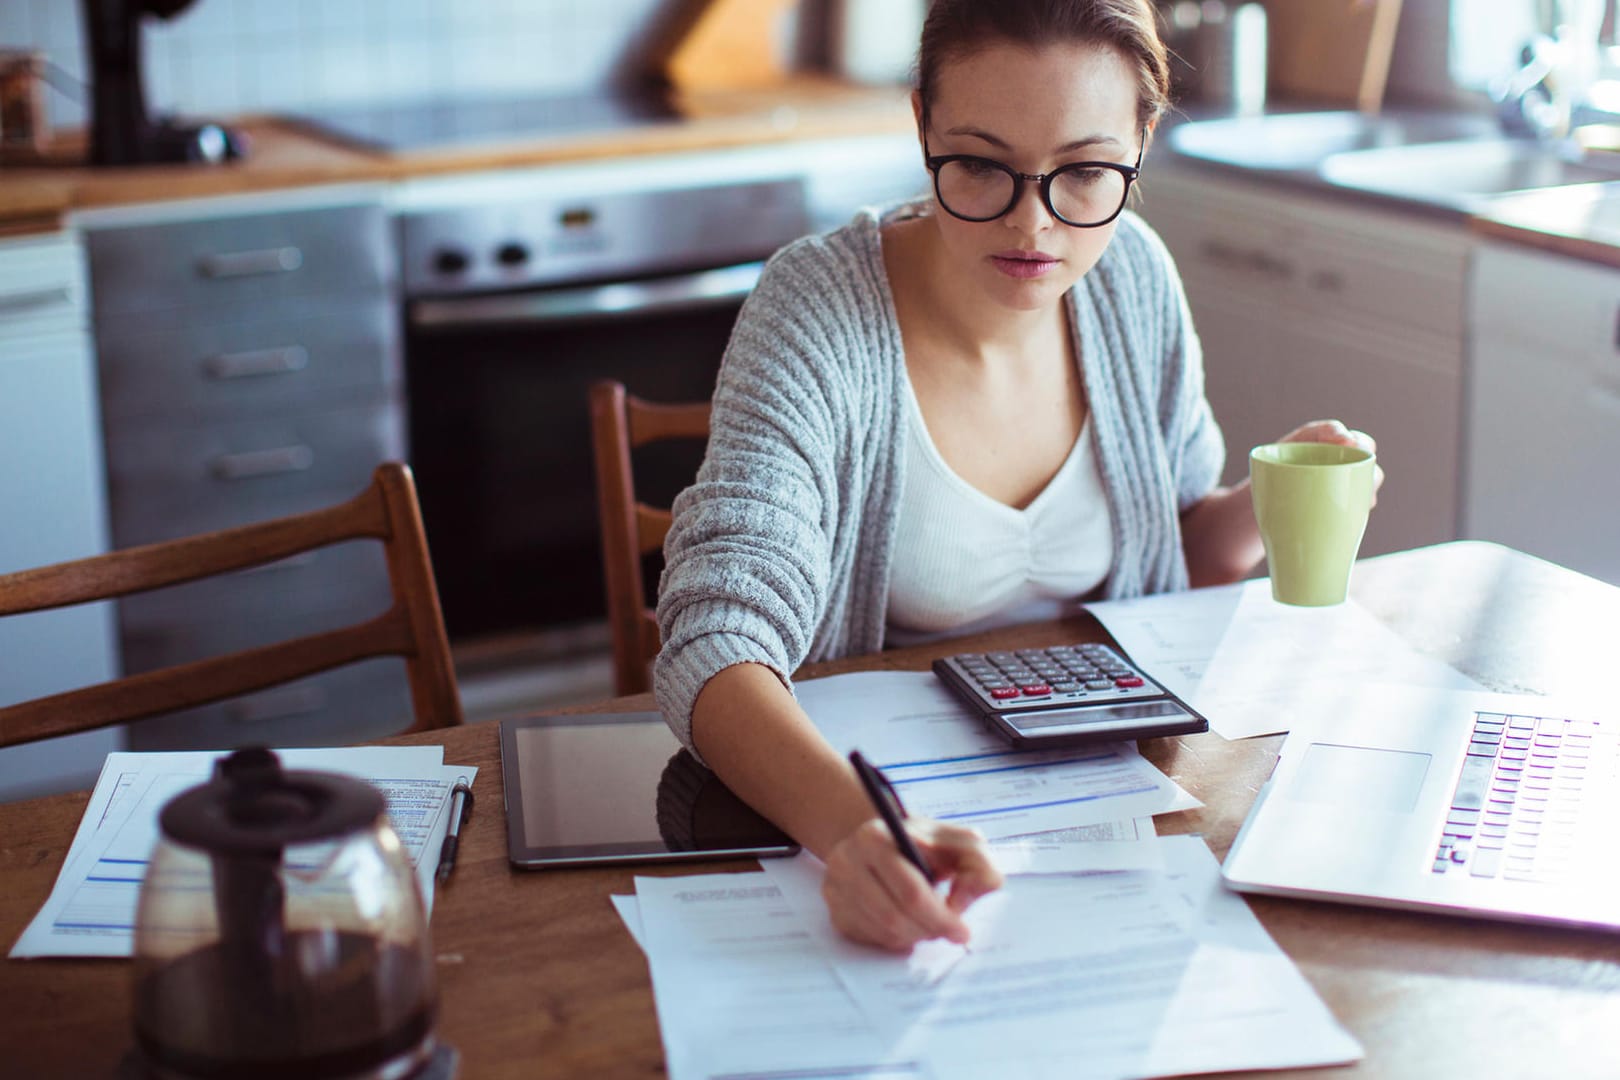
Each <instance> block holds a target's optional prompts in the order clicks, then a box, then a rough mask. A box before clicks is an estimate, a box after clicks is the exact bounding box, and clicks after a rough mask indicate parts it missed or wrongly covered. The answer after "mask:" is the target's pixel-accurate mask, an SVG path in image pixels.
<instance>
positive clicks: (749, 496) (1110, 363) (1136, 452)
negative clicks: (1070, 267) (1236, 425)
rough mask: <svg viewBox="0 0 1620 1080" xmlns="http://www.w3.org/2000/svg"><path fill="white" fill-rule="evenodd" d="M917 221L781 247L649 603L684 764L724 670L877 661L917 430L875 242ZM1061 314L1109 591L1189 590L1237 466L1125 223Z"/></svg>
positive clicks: (1144, 251) (757, 295) (1155, 277)
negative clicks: (1185, 545) (1071, 352)
mask: <svg viewBox="0 0 1620 1080" xmlns="http://www.w3.org/2000/svg"><path fill="white" fill-rule="evenodd" d="M917 212H921V211H920V209H919V207H918V206H916V205H911V206H902V207H899V208H890V209H889V210H888V211H886V212H885V211H879V210H868V211H863V212H862V213H861V214H860V215H858V216H857V217H856V218H855V220H854V221H853V222H851V223H850V224H849V225H846V226H844V227H843V228H840V229H837V230H835V231H833V232H830V233H827V234H824V235H821V236H813V237H807V238H805V239H803V240H799V241H797V242H795V243H793V244H790V245H789V246H788V247H786V248H784V249H782V250H781V251H780V252H778V253H777V254H776V255H775V256H774V257H773V258H772V259H771V260H770V262H769V264H768V265H767V267H766V269H765V272H764V274H763V276H762V277H761V278H760V281H759V285H758V286H757V287H756V288H755V290H754V292H753V295H752V296H750V297H749V299H748V300H747V302H746V303H745V304H744V305H743V308H742V311H741V313H740V314H739V315H738V318H737V325H736V328H735V329H734V330H733V332H732V335H731V342H730V344H729V345H728V346H727V348H726V353H725V357H724V359H723V361H722V363H721V369H720V377H719V382H718V385H717V387H716V389H715V394H714V411H713V416H712V420H711V422H710V424H711V426H710V434H709V446H708V453H707V456H706V457H705V459H704V462H703V465H702V468H701V469H700V470H699V472H698V476H697V480H696V482H695V483H694V484H693V485H692V486H691V487H689V488H687V489H686V490H685V491H684V492H682V493H681V495H680V496H679V497H678V498H677V499H676V500H675V504H674V515H675V521H674V525H673V527H672V528H671V529H670V532H669V536H668V538H667V539H666V540H665V541H664V557H665V568H664V572H663V576H662V578H661V580H660V582H659V596H658V625H659V630H660V631H661V633H662V635H663V641H664V646H663V650H662V651H661V652H660V653H659V655H658V659H657V661H656V662H655V664H654V670H653V684H654V691H655V693H656V695H657V698H658V705H659V708H660V710H661V711H662V712H663V714H664V717H665V718H666V719H667V720H668V722H669V724H670V727H671V728H672V729H673V730H674V732H675V734H676V735H677V736H679V737H680V738H681V740H682V742H684V743H686V744H687V745H688V746H690V745H691V725H692V704H693V702H694V701H695V700H696V699H697V696H698V692H699V691H700V690H702V689H703V686H704V684H705V683H706V682H707V681H708V680H709V679H710V678H711V677H712V676H713V675H714V674H715V673H716V672H718V671H720V670H722V669H723V668H726V667H729V666H730V665H732V664H737V663H743V662H746V661H754V662H757V663H761V664H764V665H766V666H767V667H770V668H772V669H773V670H774V671H775V672H776V673H777V674H778V675H779V676H781V677H782V678H783V680H784V681H787V677H788V676H789V675H791V673H792V672H793V671H794V670H795V669H796V668H798V666H799V665H800V664H802V663H805V662H806V661H813V660H829V659H834V658H837V657H842V656H849V655H854V654H859V653H868V652H875V651H877V650H878V649H881V648H882V647H883V633H884V622H885V613H886V611H887V607H888V590H889V567H890V564H891V561H892V560H893V559H894V558H895V557H896V552H895V551H894V537H895V525H896V522H897V520H898V515H899V504H900V494H901V491H902V490H903V486H904V475H905V467H906V453H905V447H906V423H907V416H906V409H905V404H904V403H905V382H904V380H905V377H906V375H905V357H904V353H903V350H902V348H901V343H900V328H899V324H898V322H897V320H896V318H895V312H894V301H893V299H892V297H891V296H890V293H889V283H888V278H887V275H886V273H885V271H884V264H883V255H882V246H881V239H880V233H879V227H880V225H881V224H883V223H884V222H885V221H888V220H892V219H893V216H895V215H900V214H907V213H917ZM1068 303H1069V305H1070V313H1071V319H1070V325H1071V326H1072V327H1073V333H1074V335H1075V354H1076V356H1077V357H1078V358H1079V359H1080V364H1081V369H1082V371H1083V373H1084V378H1085V386H1086V396H1087V399H1088V404H1089V407H1090V410H1091V425H1090V430H1091V432H1092V438H1093V439H1094V440H1095V448H1096V457H1097V462H1098V467H1099V469H1100V470H1101V473H1102V481H1103V487H1104V489H1105V490H1106V491H1107V494H1108V502H1109V509H1110V510H1111V512H1112V515H1113V542H1114V558H1113V570H1112V571H1111V572H1110V574H1109V576H1108V579H1107V581H1106V582H1104V584H1103V588H1102V592H1103V594H1104V595H1105V596H1106V597H1108V598H1111V599H1112V598H1118V597H1128V596H1138V595H1142V594H1144V593H1156V592H1166V591H1170V590H1175V589H1184V588H1186V587H1187V565H1186V559H1185V557H1184V555H1183V553H1182V547H1181V527H1180V512H1181V511H1184V510H1186V509H1187V508H1188V507H1189V506H1191V505H1192V504H1194V503H1196V502H1197V501H1198V500H1199V499H1201V498H1203V497H1204V496H1205V495H1206V494H1208V492H1209V491H1210V490H1211V489H1212V488H1213V487H1214V486H1215V484H1216V483H1217V481H1218V479H1219V476H1220V472H1221V467H1222V465H1223V463H1224V460H1225V446H1224V443H1223V442H1222V439H1221V433H1220V429H1219V428H1218V427H1217V426H1216V424H1215V420H1214V418H1213V416H1212V415H1211V413H1210V409H1209V404H1208V402H1207V401H1206V400H1205V399H1204V372H1203V360H1202V354H1201V352H1200V350H1199V345H1198V338H1197V336H1196V334H1195V333H1194V331H1193V328H1192V322H1191V318H1190V316H1189V314H1188V311H1187V303H1186V299H1185V297H1184V295H1183V293H1182V288H1181V281H1180V278H1179V277H1178V276H1177V274H1176V270H1175V266H1174V264H1173V263H1172V262H1171V259H1170V255H1169V253H1168V252H1167V251H1166V250H1165V248H1164V245H1163V243H1162V242H1161V241H1160V240H1159V238H1158V236H1157V235H1155V234H1154V233H1153V231H1152V230H1151V229H1149V228H1148V227H1147V225H1146V224H1145V223H1144V222H1143V221H1142V220H1141V219H1140V218H1138V217H1137V216H1136V215H1135V214H1132V213H1130V212H1126V213H1125V214H1123V215H1122V216H1121V217H1120V219H1119V224H1118V227H1117V230H1116V232H1115V234H1114V237H1113V240H1112V241H1111V242H1110V243H1109V245H1108V248H1107V250H1106V251H1105V252H1104V254H1103V256H1102V258H1101V259H1100V260H1099V261H1098V263H1097V265H1096V266H1095V267H1093V268H1092V270H1091V271H1090V272H1089V273H1087V274H1086V275H1085V277H1084V278H1082V279H1081V280H1080V281H1079V282H1078V283H1077V284H1076V285H1075V287H1074V288H1073V289H1071V290H1070V293H1069V296H1068ZM1003 437H1008V438H1010V437H1014V433H1011V432H1008V433H1005V435H1004V436H1003ZM899 554H900V555H901V556H902V557H903V555H904V553H903V552H902V553H899Z"/></svg>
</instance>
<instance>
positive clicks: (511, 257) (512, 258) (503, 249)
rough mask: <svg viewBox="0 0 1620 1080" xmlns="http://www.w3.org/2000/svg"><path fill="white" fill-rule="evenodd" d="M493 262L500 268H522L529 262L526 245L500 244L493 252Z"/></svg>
mask: <svg viewBox="0 0 1620 1080" xmlns="http://www.w3.org/2000/svg"><path fill="white" fill-rule="evenodd" d="M495 261H496V262H498V263H500V264H501V265H502V266H522V265H523V264H524V263H526V262H528V261H529V247H528V245H527V244H518V243H511V244H502V245H501V246H500V247H499V248H498V249H496V251H495Z"/></svg>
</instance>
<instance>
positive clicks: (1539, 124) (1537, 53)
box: [1491, 0, 1612, 139]
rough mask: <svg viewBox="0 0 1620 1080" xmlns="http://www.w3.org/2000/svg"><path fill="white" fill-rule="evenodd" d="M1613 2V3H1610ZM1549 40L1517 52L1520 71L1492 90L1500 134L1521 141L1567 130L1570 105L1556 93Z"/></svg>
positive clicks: (1533, 42) (1552, 45)
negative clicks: (1514, 137)
mask: <svg viewBox="0 0 1620 1080" xmlns="http://www.w3.org/2000/svg"><path fill="white" fill-rule="evenodd" d="M1611 2H1612V0H1611ZM1556 47H1557V46H1556V43H1555V42H1553V40H1552V39H1551V38H1547V37H1542V36H1539V35H1538V36H1537V37H1535V38H1532V39H1531V40H1530V41H1529V42H1527V43H1526V44H1525V46H1524V48H1522V49H1521V50H1519V65H1520V66H1519V69H1518V70H1517V71H1515V72H1512V73H1511V74H1509V75H1508V76H1507V77H1506V78H1504V79H1502V80H1501V81H1499V82H1498V83H1497V84H1496V85H1494V86H1492V87H1491V97H1492V98H1493V99H1495V101H1496V119H1497V121H1498V122H1499V123H1500V124H1501V125H1502V130H1503V131H1505V132H1507V133H1508V134H1509V135H1513V136H1517V137H1520V138H1535V139H1545V138H1552V137H1556V136H1562V135H1564V134H1566V133H1567V131H1568V128H1569V102H1568V97H1567V95H1566V94H1564V93H1559V92H1557V91H1559V90H1561V89H1562V88H1561V87H1558V86H1556V79H1555V76H1554V72H1555V66H1554V63H1553V52H1554V50H1555V49H1556Z"/></svg>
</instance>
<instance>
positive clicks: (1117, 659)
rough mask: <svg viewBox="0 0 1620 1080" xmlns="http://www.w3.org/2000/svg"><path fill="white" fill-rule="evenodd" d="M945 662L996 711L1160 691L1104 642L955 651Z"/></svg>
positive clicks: (1147, 695)
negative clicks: (1015, 648) (981, 651)
mask: <svg viewBox="0 0 1620 1080" xmlns="http://www.w3.org/2000/svg"><path fill="white" fill-rule="evenodd" d="M945 663H946V664H947V665H948V666H949V667H951V668H952V669H953V670H954V671H955V672H956V674H958V675H959V676H960V677H961V679H962V681H963V682H964V683H966V685H967V686H968V687H969V688H970V689H972V690H973V691H975V692H976V693H977V694H978V696H979V697H980V698H981V699H982V700H983V701H984V702H985V703H986V704H988V705H989V706H990V707H991V708H993V709H996V710H998V711H1011V710H1014V709H1029V708H1036V707H1040V706H1051V705H1057V704H1063V705H1071V704H1076V703H1087V704H1090V703H1097V702H1103V701H1133V700H1138V699H1141V698H1154V697H1161V696H1163V694H1164V690H1163V689H1161V688H1160V687H1159V686H1158V685H1156V684H1155V683H1154V682H1153V681H1152V680H1151V679H1148V678H1147V677H1146V676H1144V675H1143V674H1142V673H1141V672H1140V671H1139V670H1137V669H1136V668H1135V667H1133V666H1132V665H1131V663H1130V662H1129V661H1128V660H1126V659H1125V658H1124V657H1122V656H1120V655H1119V653H1117V652H1115V651H1114V650H1113V649H1112V648H1110V647H1109V646H1107V645H1103V644H1098V643H1091V644H1085V645H1058V646H1053V647H1051V648H1046V649H1018V650H1016V651H1013V652H990V653H960V654H958V655H956V656H951V657H948V658H946V660H945Z"/></svg>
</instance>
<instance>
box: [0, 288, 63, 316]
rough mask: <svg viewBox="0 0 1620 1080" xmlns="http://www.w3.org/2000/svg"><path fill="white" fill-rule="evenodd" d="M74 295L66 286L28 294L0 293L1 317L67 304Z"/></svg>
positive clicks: (28, 292) (36, 290)
mask: <svg viewBox="0 0 1620 1080" xmlns="http://www.w3.org/2000/svg"><path fill="white" fill-rule="evenodd" d="M72 299H73V294H72V293H71V292H69V291H68V287H67V286H66V285H58V286H56V287H55V288H51V289H29V290H28V291H27V292H14V293H0V315H16V314H18V313H20V312H24V311H36V310H38V309H39V308H47V307H52V306H53V305H56V304H66V303H68V302H69V301H71V300H72Z"/></svg>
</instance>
